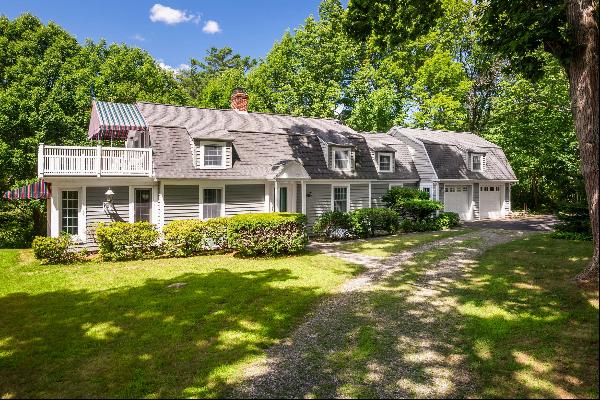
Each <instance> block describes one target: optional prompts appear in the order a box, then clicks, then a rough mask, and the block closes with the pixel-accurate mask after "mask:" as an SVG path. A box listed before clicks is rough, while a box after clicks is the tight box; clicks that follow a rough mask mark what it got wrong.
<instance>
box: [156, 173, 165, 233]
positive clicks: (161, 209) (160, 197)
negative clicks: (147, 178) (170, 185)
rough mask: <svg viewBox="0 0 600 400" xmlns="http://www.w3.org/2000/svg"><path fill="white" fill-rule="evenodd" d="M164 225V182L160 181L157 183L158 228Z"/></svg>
mask: <svg viewBox="0 0 600 400" xmlns="http://www.w3.org/2000/svg"><path fill="white" fill-rule="evenodd" d="M164 225H165V184H164V183H163V182H160V183H159V185H158V228H159V229H162V227H163V226H164Z"/></svg>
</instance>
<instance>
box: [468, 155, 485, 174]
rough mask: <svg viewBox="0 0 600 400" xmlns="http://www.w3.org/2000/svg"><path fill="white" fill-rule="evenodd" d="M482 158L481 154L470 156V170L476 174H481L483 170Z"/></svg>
mask: <svg viewBox="0 0 600 400" xmlns="http://www.w3.org/2000/svg"><path fill="white" fill-rule="evenodd" d="M482 158H483V156H482V155H481V154H472V155H471V170H473V171H476V172H481V171H482V170H483V165H482V161H483V159H482Z"/></svg>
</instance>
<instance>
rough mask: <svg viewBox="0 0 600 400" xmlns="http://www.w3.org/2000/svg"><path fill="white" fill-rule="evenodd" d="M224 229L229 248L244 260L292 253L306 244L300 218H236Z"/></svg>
mask: <svg viewBox="0 0 600 400" xmlns="http://www.w3.org/2000/svg"><path fill="white" fill-rule="evenodd" d="M227 228H228V229H227V239H228V243H229V247H230V248H231V249H233V250H235V251H237V252H238V253H239V254H242V255H246V256H255V255H277V254H291V253H296V252H299V251H302V250H304V248H305V247H306V244H307V242H308V238H307V235H306V215H304V214H292V213H263V214H240V215H236V216H233V217H231V218H229V223H228V227H227Z"/></svg>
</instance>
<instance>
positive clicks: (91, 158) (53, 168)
mask: <svg viewBox="0 0 600 400" xmlns="http://www.w3.org/2000/svg"><path fill="white" fill-rule="evenodd" d="M38 175H39V176H40V177H42V176H45V175H65V176H69V175H74V176H94V175H95V176H151V175H152V149H150V148H148V149H133V148H131V149H128V148H119V147H102V146H97V147H83V146H46V145H43V144H41V145H40V147H39V151H38Z"/></svg>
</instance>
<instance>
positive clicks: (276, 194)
mask: <svg viewBox="0 0 600 400" xmlns="http://www.w3.org/2000/svg"><path fill="white" fill-rule="evenodd" d="M273 197H274V198H275V199H274V200H275V207H273V209H274V210H275V212H279V185H278V183H277V181H275V196H273Z"/></svg>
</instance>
